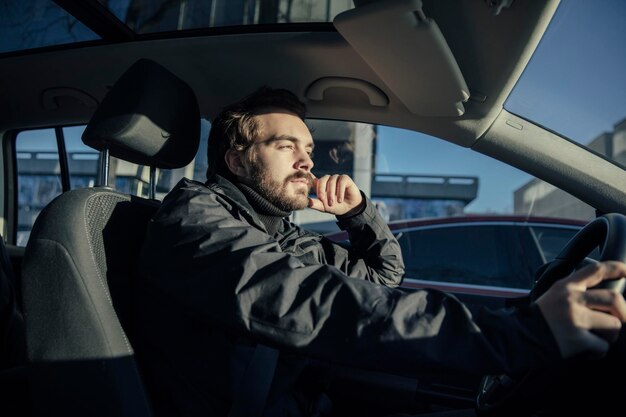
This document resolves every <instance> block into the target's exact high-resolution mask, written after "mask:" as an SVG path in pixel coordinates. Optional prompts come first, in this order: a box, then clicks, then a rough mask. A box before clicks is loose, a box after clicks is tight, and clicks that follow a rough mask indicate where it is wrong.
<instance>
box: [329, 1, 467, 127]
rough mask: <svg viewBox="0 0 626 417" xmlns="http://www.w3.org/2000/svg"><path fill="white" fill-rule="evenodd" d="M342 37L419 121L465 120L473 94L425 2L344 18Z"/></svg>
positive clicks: (366, 8) (358, 11)
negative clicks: (426, 11) (426, 118)
mask: <svg viewBox="0 0 626 417" xmlns="http://www.w3.org/2000/svg"><path fill="white" fill-rule="evenodd" d="M333 23H334V25H335V28H336V29H337V31H338V32H339V33H340V34H341V35H342V36H343V37H344V38H345V39H346V41H347V42H348V43H349V44H350V45H351V46H352V47H353V48H354V50H356V52H357V53H358V54H359V55H360V56H361V58H363V60H364V61H365V62H367V64H368V65H369V66H370V67H371V68H372V69H373V70H374V71H375V72H376V74H377V75H378V76H379V77H380V79H381V80H382V81H383V82H384V83H385V84H386V85H387V87H389V89H390V90H391V91H392V92H393V93H394V95H395V96H396V97H397V98H398V99H400V101H402V103H403V104H404V105H405V106H406V107H407V108H408V109H409V111H411V113H414V114H416V115H419V116H430V117H432V116H461V115H463V113H465V108H464V107H463V102H464V101H467V99H468V98H469V96H470V94H469V89H468V88H467V84H466V83H465V80H464V79H463V74H461V70H460V68H459V66H458V64H457V63H456V60H455V59H454V56H453V55H452V51H450V48H449V47H448V44H447V43H446V40H445V39H444V37H443V34H442V33H441V31H440V30H439V27H438V26H437V24H436V23H435V22H434V21H433V20H432V19H429V18H427V17H426V16H425V15H424V12H423V11H422V2H421V0H392V1H378V2H374V3H369V4H365V5H363V6H359V7H356V8H354V9H351V10H348V11H346V12H344V13H341V14H339V15H338V16H337V17H336V18H335V20H334V22H333Z"/></svg>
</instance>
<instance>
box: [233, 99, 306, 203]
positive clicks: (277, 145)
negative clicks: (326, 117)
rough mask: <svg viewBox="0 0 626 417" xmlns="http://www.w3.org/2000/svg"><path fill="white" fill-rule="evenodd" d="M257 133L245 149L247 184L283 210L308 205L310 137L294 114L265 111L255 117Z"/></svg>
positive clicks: (302, 123)
mask: <svg viewBox="0 0 626 417" xmlns="http://www.w3.org/2000/svg"><path fill="white" fill-rule="evenodd" d="M256 117H257V121H258V122H259V127H260V129H259V134H258V136H257V137H256V139H255V141H254V143H253V145H252V146H251V147H250V148H249V149H248V152H251V158H249V160H247V161H246V162H244V164H247V165H248V166H247V167H246V168H247V172H248V174H249V176H248V178H247V179H244V181H245V182H246V183H248V184H249V185H250V186H252V187H253V188H255V189H256V190H257V191H259V192H260V193H261V195H263V196H264V197H265V198H267V200H268V201H270V202H271V203H272V204H274V205H275V206H276V207H278V208H280V209H281V210H284V211H292V210H301V209H303V208H305V207H306V206H307V205H308V202H309V199H308V195H309V189H310V188H311V185H312V181H313V177H312V174H311V168H313V161H312V160H311V154H312V152H313V138H312V136H311V133H310V132H309V129H308V128H307V126H306V125H305V124H304V122H303V121H302V120H301V119H300V118H299V117H298V116H296V115H295V114H292V113H289V112H286V111H282V110H268V111H267V112H263V113H261V114H259V115H257V116H256Z"/></svg>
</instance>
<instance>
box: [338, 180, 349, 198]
mask: <svg viewBox="0 0 626 417" xmlns="http://www.w3.org/2000/svg"><path fill="white" fill-rule="evenodd" d="M347 178H348V177H347V176H346V175H340V176H339V179H337V201H338V202H339V203H343V199H344V198H345V197H346V188H347V187H348V180H347Z"/></svg>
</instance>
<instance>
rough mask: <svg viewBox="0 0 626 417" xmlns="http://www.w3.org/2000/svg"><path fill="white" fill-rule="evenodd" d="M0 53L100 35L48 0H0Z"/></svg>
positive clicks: (96, 37) (87, 38)
mask: <svg viewBox="0 0 626 417" xmlns="http://www.w3.org/2000/svg"><path fill="white" fill-rule="evenodd" d="M0 32H1V33H2V36H0V53H2V52H11V51H19V50H24V49H32V48H39V47H44V46H51V45H63V44H68V43H74V42H81V41H89V40H93V39H99V38H100V37H99V36H98V35H96V34H95V33H93V32H92V31H91V30H90V29H88V28H87V27H86V26H85V25H84V24H83V23H81V22H79V21H78V20H76V18H75V17H74V16H72V15H70V14H68V13H67V12H66V11H65V10H63V9H62V8H61V7H60V6H59V5H57V4H55V3H54V2H52V1H50V0H29V1H23V0H4V1H2V2H0Z"/></svg>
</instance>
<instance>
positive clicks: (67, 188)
mask: <svg viewBox="0 0 626 417" xmlns="http://www.w3.org/2000/svg"><path fill="white" fill-rule="evenodd" d="M625 15H626V2H623V1H620V0H607V1H603V2H590V1H584V0H563V1H559V0H516V1H507V0H489V1H477V0H447V1H438V0H354V1H353V2H352V1H348V0H327V1H317V2H316V1H309V0H294V1H291V0H289V1H287V0H254V1H253V0H170V1H165V0H142V1H138V0H108V1H107V0H54V1H51V0H31V1H18V0H9V1H4V2H0V142H1V146H0V171H1V172H2V175H0V232H1V233H2V237H3V239H4V241H5V242H6V246H7V249H8V255H9V256H10V259H9V260H8V261H6V260H4V259H3V258H0V261H2V262H3V265H2V266H3V268H2V269H1V271H2V272H3V274H1V275H0V284H1V285H0V289H2V291H3V292H2V293H0V302H5V300H6V302H7V303H9V304H10V308H9V307H8V308H7V309H3V308H4V305H0V313H3V312H5V311H15V312H16V316H19V315H20V314H19V313H22V312H23V313H24V317H25V320H24V323H23V324H24V326H23V327H24V328H23V329H22V327H21V325H20V324H21V322H20V321H19V320H16V322H15V323H13V324H11V323H9V324H7V326H8V327H9V328H10V330H11V331H6V330H7V329H5V328H0V337H4V339H0V368H2V369H1V370H0V414H1V415H27V416H48V415H62V416H72V415H86V416H133V417H137V416H150V415H152V411H151V404H150V396H149V393H148V390H147V388H146V383H145V382H146V380H145V379H146V378H145V376H144V375H143V374H142V368H141V354H142V352H141V350H140V349H138V347H137V346H136V343H135V342H134V339H133V323H132V321H129V319H128V317H129V314H130V313H129V312H132V309H133V308H134V300H135V298H134V297H135V296H136V294H135V293H134V292H133V278H134V276H135V275H136V273H137V272H138V271H137V270H136V260H137V257H138V251H139V247H140V246H141V242H142V241H143V237H144V234H143V233H144V229H145V224H146V223H147V222H148V221H149V218H150V215H151V213H153V212H154V210H155V209H156V207H158V205H159V204H160V199H161V198H162V196H163V195H164V194H165V193H166V192H167V191H168V190H169V189H170V188H171V187H172V186H173V185H174V184H175V183H176V182H177V181H178V180H179V179H180V178H182V177H183V176H184V177H189V178H193V179H196V180H200V181H202V180H204V179H205V172H206V168H207V166H206V137H207V134H208V131H209V129H210V121H211V119H212V118H214V117H215V116H216V115H217V114H218V112H219V111H220V109H222V108H223V107H224V106H225V105H227V104H230V103H233V102H235V101H237V100H239V99H240V98H242V97H243V96H245V95H247V94H249V93H250V92H252V91H254V90H256V89H257V88H258V87H260V86H262V85H269V86H271V87H274V88H286V89H289V90H291V91H293V92H295V93H296V94H297V95H298V97H300V99H301V100H303V101H304V102H305V103H306V105H307V107H308V116H309V120H308V123H310V125H311V127H312V130H313V134H314V139H315V142H316V149H315V157H314V162H315V167H314V168H313V172H315V173H317V175H318V176H319V175H322V174H325V173H345V174H349V175H351V176H352V177H353V178H354V180H355V182H356V183H357V185H358V186H359V188H361V190H362V191H363V192H364V193H365V194H367V195H369V196H371V197H372V198H376V199H377V200H380V201H383V202H384V204H385V207H386V210H387V213H388V215H389V217H390V218H391V219H399V220H400V221H404V223H403V225H397V224H395V223H394V224H393V226H392V227H393V228H394V230H395V231H396V232H398V234H399V239H400V241H401V242H402V245H403V250H404V251H405V252H404V258H405V261H406V263H407V265H408V269H407V279H406V280H405V286H406V287H408V288H405V290H406V291H410V290H411V289H412V288H410V287H416V286H426V285H428V286H438V288H441V289H445V290H447V291H450V292H452V293H453V294H454V295H456V296H458V297H459V298H461V299H463V300H465V301H468V302H477V303H480V304H483V305H490V306H493V307H506V306H510V305H511V304H514V303H519V302H523V301H524V300H525V299H524V298H523V297H521V298H520V296H522V295H523V294H525V293H526V292H527V290H528V287H529V285H530V284H531V282H532V276H533V273H534V270H535V269H536V268H537V267H538V266H539V265H540V264H542V263H543V262H544V261H549V260H550V259H551V258H552V257H553V256H554V254H555V253H556V251H557V248H559V247H561V246H562V244H563V243H564V242H565V241H566V240H567V239H568V236H571V235H572V234H573V233H574V232H575V231H576V230H578V229H579V228H580V227H581V226H582V225H584V224H590V222H593V221H594V219H596V217H598V216H601V215H604V214H607V213H617V214H622V215H624V214H626V170H625V169H624V167H625V166H626V100H624V97H626V77H625V76H624V74H626V55H625V53H626V48H624V45H623V43H624V39H626V32H625V31H626V25H624V24H623V17H624V16H625ZM142 59H147V60H151V61H154V62H156V63H158V64H160V65H161V66H162V67H163V68H165V69H166V70H167V71H168V72H171V73H172V74H174V75H175V76H176V77H177V79H179V80H180V82H181V83H182V85H187V86H189V89H190V91H191V92H192V93H193V95H195V97H196V98H197V102H198V108H197V109H195V108H194V109H193V110H194V111H193V112H187V113H186V115H187V116H191V117H192V119H193V120H192V122H191V123H190V124H189V126H191V125H195V121H196V120H197V119H198V118H200V125H201V132H200V134H199V135H196V136H200V138H197V137H195V136H194V137H193V138H190V137H187V136H190V135H187V136H185V135H183V136H185V139H187V140H188V141H189V142H193V141H194V140H197V139H200V140H199V146H197V149H195V148H196V147H195V145H194V146H191V147H190V148H193V149H192V150H196V151H197V152H196V157H195V158H194V159H193V161H192V162H191V163H190V164H188V165H185V166H182V167H180V166H179V165H178V164H172V165H173V167H172V166H167V164H164V163H162V161H161V163H158V162H155V159H154V158H146V159H144V160H141V161H138V160H134V159H132V158H130V160H129V158H128V154H127V153H126V152H125V149H121V150H120V149H119V148H115V149H109V148H107V146H108V145H107V141H106V140H103V141H102V143H100V144H99V145H102V146H96V147H97V148H98V149H95V148H91V147H89V146H87V145H85V144H84V143H83V142H82V140H81V136H82V133H83V131H84V130H85V128H86V126H88V124H89V123H90V121H91V122H93V120H92V116H93V115H94V112H95V111H96V109H97V108H99V106H100V105H101V104H102V102H103V99H104V98H105V97H106V96H107V94H108V93H109V92H110V91H111V87H112V86H114V85H116V83H117V82H118V80H119V78H120V76H122V74H124V73H125V71H127V70H128V68H130V67H131V66H132V65H133V64H135V63H136V62H138V61H140V60H142ZM127 87H128V88H126V89H125V92H126V93H127V94H129V97H130V96H133V94H135V93H136V91H134V89H133V88H132V87H133V86H132V85H131V86H127ZM179 87H180V85H179ZM180 89H181V90H184V89H185V88H183V87H180ZM172 91H174V93H175V92H177V91H179V90H178V89H176V88H173V89H166V88H164V87H163V86H160V87H159V86H155V87H154V88H153V89H151V90H150V93H154V95H153V96H150V97H151V99H153V100H155V101H154V102H155V103H157V101H156V100H158V98H159V97H160V96H161V94H160V93H162V94H166V93H167V94H171V93H172ZM131 102H132V99H130V98H128V99H127V100H123V97H122V99H121V100H120V103H121V104H120V106H119V107H120V108H119V111H120V114H121V117H138V118H141V117H143V118H147V119H149V120H152V121H154V122H155V124H156V125H157V126H156V127H155V128H154V129H151V130H149V131H146V132H145V135H146V137H149V139H151V140H152V139H154V141H153V142H152V143H150V144H149V145H146V146H145V148H144V150H145V149H148V150H152V151H155V152H156V154H157V155H158V154H159V152H160V151H161V148H158V145H157V146H156V148H157V149H156V150H155V148H154V144H155V143H160V141H162V140H167V138H168V137H169V136H170V133H171V132H169V131H168V130H167V129H166V128H164V127H163V125H158V123H157V122H158V121H161V120H160V119H161V118H163V119H167V115H168V110H171V109H177V108H179V105H180V103H179V101H177V99H173V100H169V101H166V103H165V104H161V105H155V107H156V108H157V109H156V110H155V111H154V112H153V113H151V114H134V113H132V112H130V113H126V112H125V110H126V105H127V104H131ZM196 111H197V113H196ZM151 135H152V136H151ZM92 145H93V143H92ZM126 145H129V147H131V148H132V145H134V144H126ZM122 148H123V147H122ZM164 153H165V154H167V152H164ZM109 154H110V155H109ZM109 156H110V157H111V158H109ZM137 162H139V163H137ZM107 169H108V171H107ZM68 201H70V202H72V203H73V202H74V201H76V202H80V203H84V206H80V207H78V206H75V205H72V204H70V207H71V210H70V209H68V206H65V205H61V203H66V202H68ZM94 201H96V202H98V204H95V203H94V204H92V203H93V202H94ZM467 213H474V214H478V215H480V216H483V217H471V218H468V217H466V216H465V215H466V214H467ZM494 213H495V214H496V215H497V216H498V218H497V219H496V217H491V216H492V215H494ZM114 214H115V215H114ZM49 216H52V217H49ZM417 216H420V217H431V216H445V217H449V216H453V218H452V219H447V220H429V221H430V223H428V224H426V223H425V222H422V221H420V222H416V224H414V223H412V221H411V222H407V221H406V219H410V218H413V217H417ZM501 216H511V217H501ZM50 219H52V220H50ZM293 219H294V221H297V222H299V223H300V224H302V225H303V227H307V225H312V224H316V223H320V222H321V223H327V222H328V221H329V218H328V216H326V217H320V215H318V213H314V212H311V211H302V212H298V213H295V214H294V215H293ZM522 219H524V221H521V220H522ZM555 219H560V220H555ZM330 220H331V221H333V220H334V219H332V218H331V219H330ZM494 223H496V224H497V225H495V224H494ZM592 224H597V223H592ZM490 225H491V226H490ZM479 229H480V231H478V230H479ZM485 229H490V231H489V232H487V231H485ZM611 231H612V230H611ZM43 232H45V233H43ZM42 233H43V234H42ZM48 233H49V234H48ZM608 233H609V231H607V230H606V229H600V231H599V232H597V233H596V234H594V235H593V239H591V238H587V239H585V240H586V243H588V245H587V246H588V247H585V248H584V250H583V252H589V253H592V251H593V248H594V247H598V246H602V247H604V242H601V241H600V240H601V238H602V237H605V234H608ZM435 234H437V236H434V235H435ZM33 236H35V238H33ZM474 237H475V238H476V239H478V240H475V241H474V240H473V238H474ZM624 239H625V238H623V237H622V236H618V237H617V238H615V239H611V240H608V239H607V240H606V241H607V242H610V244H611V245H619V244H620V243H623V241H624ZM533 242H534V245H533ZM579 243H580V242H579ZM0 247H1V245H0ZM493 251H497V253H495V254H494V253H492V252H493ZM461 261H467V263H468V264H472V263H473V266H472V267H471V268H470V267H465V266H464V267H463V268H462V270H459V269H460V266H459V264H460V263H461ZM8 263H11V264H12V265H13V266H14V268H13V271H12V272H10V271H8V268H4V266H6V264H8ZM429 265H430V266H429ZM442 267H445V268H449V269H440V268H442ZM5 271H6V272H5ZM511 271H513V272H511ZM139 272H141V271H139ZM480 276H485V277H486V279H488V281H481V282H477V281H475V280H477V279H478V278H479V277H480ZM444 278H445V279H446V280H449V281H447V282H445V283H444V282H440V281H437V282H435V281H431V280H441V281H443V280H444ZM457 279H458V280H459V281H460V282H456V281H453V280H457ZM470 280H471V282H468V281H470ZM5 284H6V285H5ZM10 284H12V286H13V287H14V291H13V292H11V291H9V290H5V288H10V287H11V285H10ZM473 286H474V287H473ZM487 290H489V291H487ZM13 293H14V297H12V296H11V294H13ZM520 300H522V301H520ZM11 301H12V304H11V303H10V302H11ZM155 313H158V312H155ZM225 314H227V312H225ZM3 320H4V316H2V317H0V326H3V323H6V321H3ZM7 326H5V327H7ZM22 330H24V332H22V333H20V332H21V331H22ZM24 334H25V335H26V341H27V343H25V344H24V343H22V342H23V335H24ZM623 336H624V334H623V332H622V339H623ZM337 337H338V338H340V337H342V335H337ZM622 339H620V340H622ZM338 340H339V339H338ZM4 346H12V347H13V348H14V349H13V350H11V349H4V350H3V349H2V347H4ZM616 346H617V347H616V348H615V353H614V354H612V355H609V357H608V358H606V359H605V360H601V361H597V362H594V363H593V365H594V366H593V367H591V366H590V367H589V368H590V369H586V368H585V369H579V368H578V367H572V368H571V369H568V370H564V369H560V368H559V369H557V370H552V373H550V374H548V375H540V376H539V377H538V376H537V375H535V374H531V375H530V377H528V378H524V380H525V381H530V382H529V383H527V384H526V385H525V386H523V387H522V388H520V389H515V390H512V391H510V395H508V394H509V391H506V393H505V395H503V396H502V397H503V398H504V399H505V400H506V401H509V408H508V409H507V408H506V407H505V406H503V407H501V408H498V407H497V405H498V404H499V403H500V402H496V403H497V404H495V406H494V404H492V403H491V402H490V401H488V403H489V404H488V406H486V407H484V406H482V405H484V404H485V403H484V401H479V404H481V407H479V408H480V410H479V411H480V412H482V413H492V414H493V413H496V414H498V411H499V412H500V414H502V415H510V414H509V412H508V411H510V405H511V404H513V407H514V408H515V407H516V405H519V404H523V405H524V410H526V409H528V410H531V411H533V412H538V414H541V415H564V414H568V413H569V414H572V415H573V414H586V415H595V414H603V415H609V414H611V412H612V413H613V414H618V415H621V414H623V404H622V403H621V402H620V399H621V396H622V394H623V392H624V389H625V386H624V382H623V379H621V378H615V376H617V377H619V376H621V372H622V371H623V369H624V352H625V351H626V350H625V348H624V344H623V343H622V344H620V343H618V344H617V345H616ZM532 348H533V347H532V346H528V349H532ZM339 365H342V364H339ZM376 368H377V370H376V372H374V371H372V369H354V368H350V367H347V366H338V370H337V372H336V374H335V379H334V381H333V383H332V384H331V388H330V394H331V395H332V397H333V402H334V404H335V407H336V408H335V411H336V412H337V413H339V414H342V415H362V416H368V415H390V414H394V413H414V414H415V413H421V412H423V413H428V412H438V411H443V412H447V411H450V412H455V411H457V410H461V409H466V408H470V409H471V408H473V407H474V406H475V404H476V400H477V395H478V396H479V397H480V396H481V393H482V392H483V391H484V390H481V386H480V385H479V384H480V381H481V379H482V378H481V377H482V376H481V375H467V374H465V373H463V372H460V371H458V370H455V369H447V370H446V371H445V372H434V371H433V370H426V369H425V370H423V372H421V371H420V372H408V371H406V372H402V371H398V370H397V369H395V370H391V369H386V368H385V364H384V363H379V364H376ZM208 372H210V370H208ZM614 374H615V375H614ZM512 377H513V378H509V379H511V380H516V381H517V380H518V378H517V377H519V376H517V375H516V376H512ZM608 381H611V382H610V383H609V382H608ZM615 381H617V382H615ZM225 383H226V382H225ZM516 386H517V385H516ZM5 388H6V389H5ZM482 388H484V386H483V387H482ZM481 398H482V397H481ZM483 400H484V398H483ZM574 400H575V401H574ZM506 401H503V402H505V403H506ZM516 401H517V402H516ZM571 403H573V404H571ZM611 407H612V408H611ZM520 410H521V408H515V411H520Z"/></svg>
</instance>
